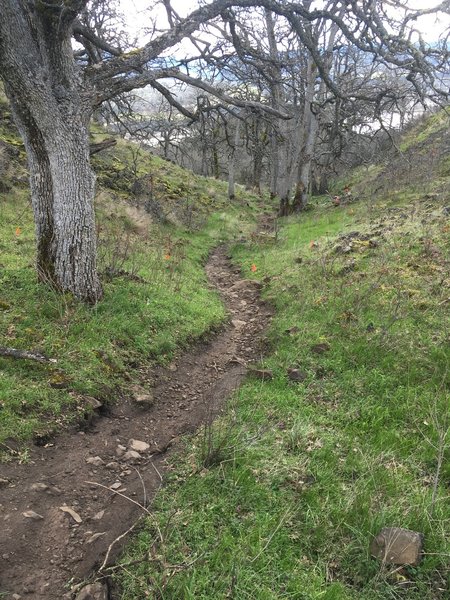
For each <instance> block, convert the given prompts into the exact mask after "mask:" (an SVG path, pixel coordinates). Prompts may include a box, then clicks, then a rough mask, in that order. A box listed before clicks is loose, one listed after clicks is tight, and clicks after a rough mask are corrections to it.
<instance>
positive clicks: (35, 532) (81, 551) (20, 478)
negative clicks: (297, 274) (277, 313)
mask: <svg viewBox="0 0 450 600" xmlns="http://www.w3.org/2000/svg"><path fill="white" fill-rule="evenodd" d="M206 272H207V275H208V279H209V281H210V285H211V286H213V287H214V288H216V289H218V290H219V292H220V293H221V295H222V297H223V299H224V302H225V304H226V307H227V310H228V312H229V314H230V323H229V325H227V326H226V327H225V328H224V329H223V331H222V332H221V333H219V334H218V335H217V336H216V337H215V338H214V339H213V340H212V341H210V342H208V343H201V344H197V345H195V346H194V347H192V348H191V349H190V350H188V351H187V352H186V353H185V354H184V355H182V356H180V357H179V358H178V359H176V360H175V361H174V362H173V363H172V364H171V365H170V367H169V368H167V369H162V368H158V369H156V370H155V371H153V372H152V373H150V374H149V375H150V377H149V379H151V380H152V381H153V386H152V389H151V393H152V396H153V400H152V402H151V403H145V402H144V403H143V404H144V405H145V407H143V406H141V405H140V404H139V403H136V402H135V401H134V400H132V399H126V400H123V401H120V402H118V403H117V404H116V405H115V406H114V407H113V409H112V412H111V414H109V415H108V417H103V418H101V419H99V420H98V421H97V422H96V423H95V425H94V427H93V428H92V429H91V430H89V431H88V432H79V433H64V434H61V435H60V436H59V437H57V438H56V439H55V440H54V444H53V445H52V446H49V447H41V448H38V447H36V448H33V449H32V450H31V452H30V459H29V461H28V462H27V463H26V464H22V465H21V464H17V463H15V464H3V465H0V473H1V476H0V477H1V478H0V485H1V487H2V489H1V490H0V515H1V523H2V529H1V531H0V560H1V563H0V565H1V567H0V592H1V593H3V594H6V598H8V599H9V598H11V599H13V598H14V599H18V598H21V597H22V598H26V597H28V598H33V599H35V600H44V599H45V600H61V599H62V598H67V599H69V598H70V599H71V598H73V597H75V595H76V594H75V593H74V591H68V590H71V586H72V587H73V586H74V585H76V584H77V583H79V582H81V581H83V580H84V579H85V578H87V577H89V576H90V575H91V574H92V573H94V572H95V571H96V570H97V569H98V568H99V566H100V565H101V564H102V563H103V560H104V558H105V554H106V552H107V550H108V547H109V546H110V544H111V543H112V542H113V541H114V540H115V539H116V538H117V537H118V536H120V535H121V534H122V533H124V532H125V531H127V530H128V529H129V528H130V526H131V525H132V524H133V523H134V522H135V521H136V520H137V519H138V517H139V516H141V514H142V509H141V508H139V506H137V505H136V504H133V503H132V502H131V501H130V500H128V499H126V498H124V497H122V496H121V495H119V494H124V495H125V496H128V497H129V498H131V499H133V500H135V501H136V502H137V503H141V504H142V503H143V502H144V492H143V490H144V488H145V495H146V502H147V503H148V502H151V500H152V498H153V497H154V495H155V494H156V492H157V491H158V489H159V488H160V487H161V485H162V477H163V476H164V472H165V470H166V469H167V468H168V464H167V453H168V452H170V451H171V448H173V447H174V446H176V442H177V439H178V438H179V437H180V436H182V435H183V434H186V433H189V432H194V431H195V430H196V429H198V427H199V426H200V425H201V424H202V423H203V422H205V420H206V419H208V418H210V417H211V414H218V413H219V411H220V410H221V408H222V407H223V406H224V402H225V400H226V399H227V398H228V397H229V396H230V394H231V393H232V392H233V391H234V390H236V389H237V388H238V387H239V385H240V383H241V381H242V379H243V377H244V376H245V374H246V371H247V365H248V364H249V363H251V362H252V361H255V360H258V359H259V358H261V355H262V343H261V339H262V338H261V332H262V331H263V330H264V329H265V328H266V326H267V325H268V322H269V319H270V316H271V311H270V308H269V307H268V306H265V305H264V303H262V302H261V301H260V300H259V296H258V290H259V285H258V283H257V282H254V281H249V280H243V279H241V278H240V276H239V271H237V270H235V269H233V268H232V266H231V265H230V264H229V261H228V260H227V257H226V251H225V249H224V248H222V247H221V248H218V249H216V250H215V251H214V252H213V253H212V255H211V257H210V259H209V261H208V264H207V266H206ZM130 440H137V441H139V442H144V444H143V445H139V444H136V445H135V447H136V450H135V451H134V452H135V453H136V454H134V455H132V456H130V454H129V450H130ZM146 444H148V446H149V447H148V448H146ZM86 482H93V483H86ZM94 484H95V485H94ZM96 484H100V485H96ZM100 486H105V487H100ZM105 488H107V489H105ZM117 492H118V493H117ZM150 510H151V506H150ZM77 521H79V522H77ZM119 550H120V543H119V544H116V545H115V546H114V551H113V552H111V555H110V560H113V559H114V558H115V556H117V553H118V551H119Z"/></svg>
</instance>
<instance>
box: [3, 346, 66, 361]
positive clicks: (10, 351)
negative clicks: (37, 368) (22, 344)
mask: <svg viewBox="0 0 450 600" xmlns="http://www.w3.org/2000/svg"><path fill="white" fill-rule="evenodd" d="M0 356H10V357H11V358H26V359H28V360H37V361H38V362H41V363H56V362H57V360H56V358H47V357H46V356H44V355H43V354H40V353H39V352H30V351H29V350H17V348H11V347H9V346H0Z"/></svg>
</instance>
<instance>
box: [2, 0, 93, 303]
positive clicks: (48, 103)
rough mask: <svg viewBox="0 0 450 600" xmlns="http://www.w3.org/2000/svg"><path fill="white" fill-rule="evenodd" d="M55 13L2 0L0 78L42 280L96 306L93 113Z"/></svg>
mask: <svg viewBox="0 0 450 600" xmlns="http://www.w3.org/2000/svg"><path fill="white" fill-rule="evenodd" d="M58 8H59V7H56V6H55V7H51V8H50V7H48V6H47V5H44V4H42V5H38V4H36V5H35V6H34V7H33V10H30V8H29V6H27V5H26V4H25V2H23V1H16V0H0V9H1V14H2V19H1V20H0V74H1V77H2V79H3V81H4V84H5V91H6V93H7V96H8V98H9V100H10V102H11V107H12V111H13V114H14V117H15V120H16V123H17V126H18V128H19V131H20V133H21V135H22V137H23V140H24V143H25V147H26V150H27V156H28V162H29V168H30V183H31V196H32V205H33V212H34V218H35V227H36V240H37V270H38V275H39V278H40V279H41V280H42V281H45V282H47V283H50V284H51V285H53V286H54V287H56V288H57V289H60V290H67V291H70V292H72V293H73V294H74V295H75V296H77V297H78V298H80V299H82V300H85V301H88V302H96V301H97V300H99V298H101V296H102V290H101V286H100V282H99V279H98V276H97V270H96V235H95V225H94V210H93V197H94V184H95V177H94V174H93V172H92V170H91V167H90V163H89V136H88V125H89V118H90V111H91V109H90V102H88V101H87V98H86V97H84V96H83V88H82V85H81V80H80V78H79V75H78V73H77V71H76V66H75V62H74V58H73V51H72V46H71V41H70V37H71V31H70V19H69V16H66V17H65V15H64V10H57V9H58Z"/></svg>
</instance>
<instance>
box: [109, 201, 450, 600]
mask: <svg viewBox="0 0 450 600" xmlns="http://www.w3.org/2000/svg"><path fill="white" fill-rule="evenodd" d="M441 208H442V207H441V206H436V204H433V206H432V207H430V206H429V205H428V204H427V203H426V202H422V203H415V204H413V205H412V204H411V203H409V202H408V203H405V204H401V205H396V204H395V203H394V202H385V203H378V204H372V205H371V206H370V207H368V206H367V205H362V204H353V205H352V206H351V207H347V208H345V207H342V208H338V209H335V208H329V207H328V208H326V207H323V206H319V207H318V208H317V209H316V210H314V211H311V212H308V213H307V214H305V215H303V216H302V217H301V218H300V219H291V220H289V221H287V222H286V224H285V226H284V227H283V228H282V229H281V232H280V242H279V243H278V244H277V245H273V246H271V247H267V246H266V247H264V248H262V247H259V246H257V245H254V244H251V243H249V244H245V245H241V246H237V247H235V249H234V257H235V260H236V262H238V263H239V264H240V265H241V267H242V269H243V271H244V272H246V273H248V272H249V267H250V265H251V264H253V263H254V264H256V265H257V271H256V273H255V276H257V277H258V278H260V279H261V280H263V281H264V282H266V291H265V294H264V296H265V298H266V299H267V300H270V301H271V302H272V303H273V304H274V306H275V308H276V316H275V318H274V321H273V324H272V326H271V328H270V330H269V333H268V346H269V351H268V354H267V358H266V359H265V360H264V362H263V365H264V366H265V367H267V368H270V369H272V370H273V372H274V379H273V380H272V381H269V382H261V381H255V380H251V379H249V380H248V381H247V382H246V384H245V385H244V386H243V387H242V388H241V390H240V392H239V393H238V394H237V396H236V397H235V398H234V399H233V400H232V401H231V402H230V406H229V411H228V414H227V416H226V417H224V418H222V419H221V420H219V421H218V422H217V423H216V425H215V426H214V429H213V440H214V441H213V443H212V447H211V448H209V450H211V449H213V450H214V449H215V448H217V449H218V450H219V459H218V460H216V461H215V463H214V465H213V466H209V467H208V468H207V467H205V466H204V465H205V460H204V457H205V453H206V454H208V448H205V444H204V435H203V434H202V433H200V434H199V435H197V436H196V437H194V438H193V439H190V440H189V441H187V442H186V447H185V449H184V450H182V451H180V453H179V455H177V456H176V457H175V458H174V459H173V461H172V469H171V471H170V473H169V480H168V485H167V487H166V488H165V489H164V490H163V491H162V492H161V493H160V494H159V496H158V497H157V500H156V505H155V507H154V518H152V519H148V520H147V521H146V525H145V527H143V529H142V531H141V532H140V533H139V534H138V535H137V537H136V539H135V540H134V542H133V543H132V545H131V546H130V547H129V548H128V549H127V551H126V552H125V554H124V556H123V557H122V564H123V570H121V571H118V574H117V579H118V581H119V582H120V584H121V586H122V588H121V589H122V593H121V596H120V597H121V599H122V600H137V599H139V600H140V599H142V598H147V597H148V598H154V597H158V598H164V599H165V600H171V599H175V598H176V599H179V598H185V599H190V598H192V599H194V598H195V599H196V600H197V599H205V600H206V599H211V600H212V599H214V600H218V599H225V598H237V599H239V600H241V599H246V598H248V599H258V600H266V599H281V598H286V599H287V598H295V599H304V600H312V599H319V598H320V599H329V600H338V599H342V600H350V599H351V600H353V599H354V600H380V599H386V600H388V599H389V600H390V599H403V598H404V599H406V598H408V600H410V599H411V600H412V599H414V600H439V599H444V598H446V597H448V595H447V594H448V592H449V580H448V573H449V569H448V567H449V564H450V543H449V540H450V527H449V524H450V510H449V503H448V482H449V477H450V471H449V467H448V465H449V462H448V458H449V447H448V445H447V446H446V448H445V457H446V460H445V461H444V468H443V470H442V472H441V474H440V480H439V485H438V492H437V497H436V500H435V502H434V503H433V502H432V487H433V481H434V477H435V475H436V469H437V459H438V449H437V447H438V446H439V441H438V437H439V433H441V434H443V432H444V431H448V428H449V426H450V423H449V419H448V415H449V408H450V404H449V395H448V392H447V390H448V387H447V386H448V383H449V372H448V364H449V358H450V357H449V348H448V331H449V327H448V325H449V319H448V303H447V299H448V297H449V286H450V281H449V277H448V273H449V271H448V258H449V254H448V253H449V236H448V231H449V223H448V219H446V218H445V217H443V216H442V212H441ZM345 231H358V232H359V235H357V236H355V237H354V238H353V241H352V247H351V249H350V250H349V251H348V253H347V251H344V252H342V250H336V247H341V248H342V247H345V246H346V245H348V241H345V240H343V239H342V238H341V239H340V238H339V234H340V233H341V232H345ZM377 231H379V232H380V233H381V235H377ZM364 234H367V236H364ZM366 238H369V239H366ZM370 239H372V240H376V242H377V244H375V243H373V242H372V243H370ZM311 242H315V245H312V244H311ZM318 343H322V344H327V345H328V346H326V348H329V349H328V350H326V351H325V352H323V353H322V354H317V353H315V352H314V351H313V350H312V348H313V346H314V345H316V344H318ZM291 366H296V367H298V368H300V369H301V370H302V371H304V372H305V374H306V379H305V381H304V382H302V383H293V382H290V381H289V380H288V378H287V375H286V371H287V368H289V367H291ZM448 435H449V436H450V434H448ZM448 442H449V440H448V438H447V444H448ZM156 525H157V526H156ZM383 526H399V527H406V528H410V529H413V530H416V531H420V532H423V533H424V534H425V557H424V560H423V562H422V564H421V565H420V566H419V567H405V568H403V569H395V567H383V566H382V565H381V564H380V563H379V561H377V560H374V559H372V558H371V557H370V556H369V543H370V541H371V539H372V537H373V536H374V535H376V534H377V533H378V531H379V530H380V528H381V527H383ZM158 530H159V531H160V532H161V533H162V539H161V538H160V537H159V535H158V533H157V532H158ZM149 559H151V560H149ZM135 561H138V562H137V563H136V562H135ZM139 561H141V562H139ZM129 563H131V565H130V564H129Z"/></svg>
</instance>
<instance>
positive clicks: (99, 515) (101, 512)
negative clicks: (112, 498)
mask: <svg viewBox="0 0 450 600" xmlns="http://www.w3.org/2000/svg"><path fill="white" fill-rule="evenodd" d="M104 514H105V511H104V510H100V511H99V512H98V513H95V515H94V516H93V517H92V518H93V519H94V521H100V520H101V519H103V516H104Z"/></svg>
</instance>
